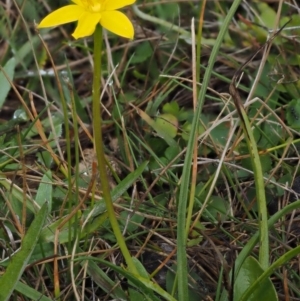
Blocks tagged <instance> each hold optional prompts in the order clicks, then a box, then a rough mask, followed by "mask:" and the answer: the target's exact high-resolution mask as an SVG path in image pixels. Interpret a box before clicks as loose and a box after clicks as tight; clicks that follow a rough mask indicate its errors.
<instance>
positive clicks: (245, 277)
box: [234, 256, 278, 301]
mask: <svg viewBox="0 0 300 301" xmlns="http://www.w3.org/2000/svg"><path fill="white" fill-rule="evenodd" d="M263 272H264V270H263V269H262V267H261V266H260V264H259V262H258V261H257V260H256V259H255V258H254V257H252V256H249V257H247V258H246V260H245V261H244V263H243V265H242V266H241V269H240V271H239V274H238V275H237V278H236V281H235V283H234V301H239V300H240V297H241V296H242V295H243V293H244V292H245V291H246V290H247V289H248V288H249V287H250V286H251V285H252V283H254V281H255V280H256V279H257V278H258V277H259V276H260V275H262V273H263ZM257 300H272V301H276V300H278V297H277V294H276V290H275V288H274V285H273V283H272V281H271V280H270V278H266V279H264V280H263V281H262V282H261V283H259V284H258V285H257V287H256V289H255V291H254V293H253V294H252V295H251V296H250V297H249V298H248V299H247V301H257Z"/></svg>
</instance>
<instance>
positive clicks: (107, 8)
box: [38, 0, 135, 39]
mask: <svg viewBox="0 0 300 301" xmlns="http://www.w3.org/2000/svg"><path fill="white" fill-rule="evenodd" d="M72 2H73V3H74V4H70V5H67V6H64V7H62V8H59V9H57V10H55V11H54V12H52V13H50V14H49V15H48V16H47V17H45V18H44V19H43V20H42V21H41V23H40V24H39V25H38V28H45V27H53V26H58V25H62V24H66V23H70V22H74V21H78V24H77V27H76V29H75V31H74V33H73V34H72V36H73V37H74V38H75V39H79V38H83V37H87V36H90V35H92V34H93V33H94V31H95V28H96V25H97V24H98V23H100V25H101V26H102V27H104V28H106V29H107V30H109V31H111V32H113V33H115V34H117V35H119V36H121V37H125V38H129V39H132V38H133V35H134V29H133V25H132V23H131V21H130V20H129V19H128V18H127V16H125V15H124V14H123V13H121V12H120V11H118V10H117V9H119V8H122V7H124V6H127V5H130V4H133V3H134V2H135V0H72Z"/></svg>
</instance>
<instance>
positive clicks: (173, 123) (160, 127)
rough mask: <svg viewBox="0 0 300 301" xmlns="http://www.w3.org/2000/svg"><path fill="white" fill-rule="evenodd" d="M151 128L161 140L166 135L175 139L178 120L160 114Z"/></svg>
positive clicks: (168, 115)
mask: <svg viewBox="0 0 300 301" xmlns="http://www.w3.org/2000/svg"><path fill="white" fill-rule="evenodd" d="M153 128H154V129H155V130H156V132H157V133H158V134H159V135H160V136H162V138H164V136H166V135H168V136H170V137H171V138H175V137H176V135H177V130H178V120H177V118H176V117H175V116H174V115H172V114H167V113H166V114H160V115H159V116H158V117H157V118H156V120H155V124H154V126H153Z"/></svg>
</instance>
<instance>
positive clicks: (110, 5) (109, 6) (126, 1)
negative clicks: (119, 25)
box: [104, 0, 136, 10]
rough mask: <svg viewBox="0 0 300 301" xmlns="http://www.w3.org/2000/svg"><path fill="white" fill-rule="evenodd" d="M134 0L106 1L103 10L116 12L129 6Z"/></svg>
mask: <svg viewBox="0 0 300 301" xmlns="http://www.w3.org/2000/svg"><path fill="white" fill-rule="evenodd" d="M135 1H136V0H107V2H106V3H105V9H104V10H116V9H119V8H122V7H124V6H127V5H131V4H133V3H134V2H135Z"/></svg>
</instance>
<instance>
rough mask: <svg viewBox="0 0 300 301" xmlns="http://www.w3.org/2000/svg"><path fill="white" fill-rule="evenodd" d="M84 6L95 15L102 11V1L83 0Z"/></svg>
mask: <svg viewBox="0 0 300 301" xmlns="http://www.w3.org/2000/svg"><path fill="white" fill-rule="evenodd" d="M82 4H83V5H84V6H85V8H86V9H87V10H89V11H92V12H94V13H98V12H100V11H101V0H82Z"/></svg>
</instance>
